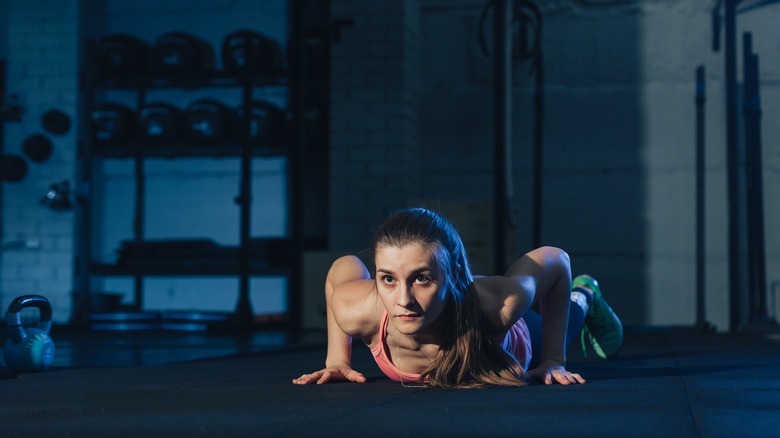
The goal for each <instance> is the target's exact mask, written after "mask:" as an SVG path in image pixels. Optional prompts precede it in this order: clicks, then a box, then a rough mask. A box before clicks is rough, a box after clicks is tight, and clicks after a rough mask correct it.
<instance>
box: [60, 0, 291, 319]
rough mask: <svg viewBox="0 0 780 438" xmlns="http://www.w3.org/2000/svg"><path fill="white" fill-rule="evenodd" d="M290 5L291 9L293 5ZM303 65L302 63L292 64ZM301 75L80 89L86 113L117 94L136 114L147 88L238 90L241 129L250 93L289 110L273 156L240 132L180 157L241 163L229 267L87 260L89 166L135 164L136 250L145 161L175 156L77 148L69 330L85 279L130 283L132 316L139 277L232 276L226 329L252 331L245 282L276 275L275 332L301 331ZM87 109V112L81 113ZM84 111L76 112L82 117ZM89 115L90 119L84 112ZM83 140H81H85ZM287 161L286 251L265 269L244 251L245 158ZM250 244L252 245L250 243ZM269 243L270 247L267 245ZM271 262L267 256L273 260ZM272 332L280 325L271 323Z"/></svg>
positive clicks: (204, 77) (212, 75)
mask: <svg viewBox="0 0 780 438" xmlns="http://www.w3.org/2000/svg"><path fill="white" fill-rule="evenodd" d="M293 3H294V2H293ZM291 12H292V14H291V16H292V18H293V19H292V20H291V21H292V23H291V24H292V26H291V29H292V33H293V36H294V37H300V36H301V33H302V32H303V31H304V30H303V27H302V26H301V25H300V20H297V19H296V18H295V17H297V16H298V15H299V14H300V11H299V8H295V7H292V10H291ZM296 52H300V53H296V54H294V56H298V57H302V56H303V54H302V50H297V51H296ZM296 64H297V65H299V66H302V65H303V63H302V62H298V63H296ZM303 80H304V73H303V72H300V71H292V72H290V71H287V72H285V73H284V74H282V75H279V76H268V75H256V74H251V73H243V74H238V75H236V74H230V73H226V72H221V71H214V72H209V73H204V74H199V75H197V76H190V77H186V78H177V79H172V78H167V77H155V76H148V77H140V78H133V79H131V80H125V81H122V80H102V79H101V80H98V79H96V80H90V87H85V88H86V89H85V94H86V95H87V98H86V99H85V102H87V104H86V105H85V106H88V107H90V108H91V104H92V103H93V102H95V98H94V94H93V91H94V90H110V89H124V90H133V91H135V92H136V93H137V94H136V98H137V106H136V107H137V108H141V107H142V105H143V104H144V103H145V101H146V94H147V91H149V90H152V89H168V88H176V89H197V88H203V87H208V88H219V87H232V88H236V87H240V88H241V90H242V98H241V101H242V106H243V112H244V115H245V117H244V120H245V123H248V115H249V114H250V111H249V110H250V104H251V102H252V95H253V90H254V89H255V88H257V87H266V86H280V85H282V86H286V87H287V89H288V109H289V111H290V113H291V115H292V123H291V129H289V132H288V135H287V138H286V139H285V141H286V146H285V148H284V151H280V150H279V149H268V148H258V147H257V146H256V145H253V144H252V142H251V139H250V138H249V137H248V135H247V129H244V130H242V131H243V132H242V136H241V137H240V141H238V142H235V143H228V144H227V145H220V146H219V147H217V148H208V147H205V148H203V147H201V148H198V149H197V150H192V151H188V154H187V155H186V156H189V157H194V156H204V157H208V156H215V157H216V156H239V157H240V163H241V170H240V190H239V195H238V197H237V198H236V202H237V203H238V204H239V206H240V243H239V246H238V248H237V257H236V259H235V260H236V263H235V265H218V266H207V265H206V266H204V265H203V264H199V265H197V266H196V267H194V268H193V267H192V266H190V267H187V266H186V265H185V264H180V265H178V267H177V266H156V267H155V266H145V267H127V266H119V265H108V264H101V263H95V262H94V261H93V260H92V257H91V239H90V229H91V224H90V222H91V214H92V212H91V211H90V205H91V202H90V196H91V190H90V187H91V183H92V178H93V163H94V160H99V159H103V158H128V159H132V160H134V176H135V195H136V196H135V213H134V225H133V237H134V241H135V242H136V243H143V242H144V223H143V218H144V199H145V192H146V187H145V180H144V166H143V164H144V160H145V159H146V158H148V157H174V156H177V155H176V151H175V150H176V148H173V149H171V148H167V149H165V148H164V149H159V150H157V151H155V152H154V153H151V154H150V152H149V151H148V150H147V149H146V148H144V145H143V144H142V143H141V142H134V143H132V147H131V148H129V149H128V150H121V151H120V150H116V151H110V152H105V153H96V151H95V150H93V148H92V145H91V142H90V141H82V142H81V143H80V148H79V149H80V153H79V156H80V169H79V172H78V173H79V179H80V183H81V184H80V187H82V188H83V189H82V190H81V192H82V199H83V200H84V201H85V202H82V203H81V209H82V211H81V213H80V221H79V231H78V232H79V234H80V235H81V238H80V239H79V241H80V247H79V248H78V249H77V261H78V262H77V266H76V271H77V274H76V276H77V288H76V290H77V291H78V294H79V296H80V297H81V299H80V300H76V302H77V306H76V309H75V310H74V317H73V319H74V321H73V322H74V323H76V324H79V323H84V322H85V320H86V319H87V318H88V317H89V314H90V312H91V309H90V296H91V295H90V294H91V291H90V279H91V277H92V276H131V277H132V278H133V279H134V288H135V290H134V295H135V302H134V303H135V304H134V306H133V309H132V310H133V311H141V310H142V309H141V307H142V302H143V281H142V280H143V278H144V277H146V276H161V275H186V276H198V275H215V276H220V275H225V276H236V275H237V276H238V278H239V299H238V303H237V305H236V307H235V311H234V312H233V315H232V318H231V323H232V324H231V327H233V328H238V329H252V328H255V327H257V326H258V324H257V323H256V322H255V320H254V315H253V313H252V306H251V303H250V298H249V279H250V276H253V275H283V276H286V277H287V299H288V305H287V309H288V310H287V315H286V318H285V320H284V321H283V322H282V324H281V325H282V326H284V327H286V328H288V329H290V330H293V331H295V330H297V329H299V328H300V318H301V316H300V315H301V284H302V279H301V275H302V266H301V260H302V252H303V236H302V234H303V233H302V227H303V225H302V221H303V219H302V215H301V213H300V212H301V209H302V195H301V190H302V189H301V186H302V183H301V179H302V175H303V170H302V163H303V154H304V143H305V138H304V135H305V134H304V127H303V123H304V121H303V117H302V105H303V103H304V102H305V99H304V96H303V92H302V91H301V90H302V88H303V87H302V81H303ZM85 109H86V108H85ZM85 109H82V111H84V110H85ZM84 113H85V114H89V112H84ZM84 137H86V136H84ZM279 155H284V156H286V157H287V181H288V182H287V185H288V214H287V217H288V221H289V223H288V227H287V229H288V233H287V237H286V238H285V239H283V241H282V242H278V241H277V242H276V244H277V246H278V245H279V244H280V243H281V244H282V245H284V246H285V247H286V249H287V251H286V261H285V263H283V264H282V265H277V264H273V263H272V264H268V263H265V261H264V260H257V259H253V258H252V254H251V246H252V244H253V239H251V237H250V219H251V210H250V206H251V179H252V168H251V166H252V158H253V157H257V156H279ZM255 241H256V240H255ZM272 244H273V242H272ZM272 257H273V256H272ZM274 325H279V323H278V322H277V323H276V324H274Z"/></svg>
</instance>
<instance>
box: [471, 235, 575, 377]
mask: <svg viewBox="0 0 780 438" xmlns="http://www.w3.org/2000/svg"><path fill="white" fill-rule="evenodd" d="M474 285H475V287H476V288H477V293H479V296H480V303H481V304H482V306H483V312H484V313H485V321H486V324H488V328H489V329H490V330H491V331H494V332H498V333H506V330H508V329H509V328H510V327H511V326H512V325H513V324H514V323H515V322H517V320H518V319H519V318H520V317H521V316H522V315H523V314H524V313H525V312H526V311H527V310H528V309H529V308H530V307H531V306H533V305H534V304H535V303H539V310H540V313H541V317H542V351H541V355H540V363H539V367H538V368H536V369H535V370H532V371H529V373H528V374H529V376H531V377H534V378H538V379H540V380H544V381H545V382H547V383H551V382H552V379H553V378H554V379H555V380H557V381H558V382H560V383H570V382H572V381H577V382H580V383H582V382H584V380H582V378H581V377H579V375H576V374H571V373H569V372H567V371H566V370H565V368H564V367H565V365H566V345H565V342H566V327H567V324H568V319H569V299H570V294H571V265H570V261H569V256H568V254H566V252H564V251H563V250H561V249H558V248H553V247H542V248H539V249H536V250H534V251H531V252H529V253H528V254H526V255H524V256H523V257H521V258H520V259H518V260H517V261H515V262H514V263H513V264H512V265H511V266H510V267H509V269H508V270H507V272H506V274H505V275H503V276H494V277H483V278H479V279H477V280H475V281H474ZM572 376H574V377H573V379H574V380H571V378H572Z"/></svg>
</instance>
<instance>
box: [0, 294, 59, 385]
mask: <svg viewBox="0 0 780 438" xmlns="http://www.w3.org/2000/svg"><path fill="white" fill-rule="evenodd" d="M25 307H37V308H38V309H39V310H40V312H41V315H40V316H41V317H40V321H39V322H38V327H37V328H28V329H25V328H23V327H22V317H21V313H20V312H21V310H22V309H23V308H25ZM6 321H7V322H8V331H9V338H8V342H6V344H5V350H4V353H5V354H4V357H5V363H6V365H8V368H10V369H11V370H12V371H14V372H16V373H29V372H34V371H44V370H46V369H48V368H49V366H51V363H52V362H53V361H54V342H53V341H52V340H51V338H50V337H49V331H50V330H51V304H49V300H47V299H46V298H44V297H42V296H40V295H24V296H21V297H19V298H17V299H15V300H14V301H13V302H12V303H11V305H10V306H9V307H8V313H6Z"/></svg>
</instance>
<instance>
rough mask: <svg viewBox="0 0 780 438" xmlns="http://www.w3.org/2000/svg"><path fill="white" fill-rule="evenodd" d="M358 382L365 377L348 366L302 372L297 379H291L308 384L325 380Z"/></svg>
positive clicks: (325, 381) (299, 383) (364, 379)
mask: <svg viewBox="0 0 780 438" xmlns="http://www.w3.org/2000/svg"><path fill="white" fill-rule="evenodd" d="M345 380H346V381H350V382H359V383H363V382H365V381H366V378H365V377H363V375H362V374H360V373H359V372H357V371H355V370H353V369H352V368H350V367H349V366H346V365H342V366H332V367H328V368H325V369H323V370H319V371H315V372H313V373H311V374H304V375H302V376H301V377H298V378H297V379H293V381H292V382H293V383H294V384H296V385H309V384H312V383H317V384H318V385H319V384H321V383H327V382H341V381H345Z"/></svg>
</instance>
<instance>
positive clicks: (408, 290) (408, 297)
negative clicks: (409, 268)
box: [398, 284, 414, 307]
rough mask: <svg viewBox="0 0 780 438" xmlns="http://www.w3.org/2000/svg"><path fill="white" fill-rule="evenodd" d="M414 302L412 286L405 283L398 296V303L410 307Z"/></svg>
mask: <svg viewBox="0 0 780 438" xmlns="http://www.w3.org/2000/svg"><path fill="white" fill-rule="evenodd" d="M412 304H414V293H413V289H412V286H411V285H409V284H405V285H403V286H401V288H400V290H399V296H398V305H399V306H401V307H409V306H410V305H412Z"/></svg>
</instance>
